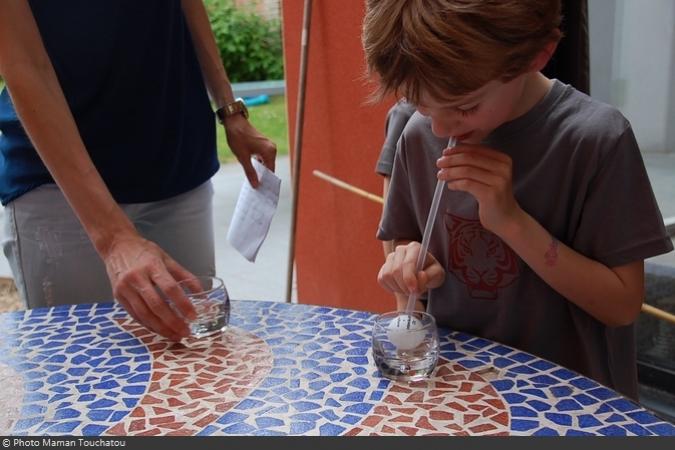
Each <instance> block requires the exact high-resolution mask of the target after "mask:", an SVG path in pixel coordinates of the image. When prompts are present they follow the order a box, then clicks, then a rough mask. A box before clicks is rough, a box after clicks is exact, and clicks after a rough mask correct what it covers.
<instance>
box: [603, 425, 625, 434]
mask: <svg viewBox="0 0 675 450" xmlns="http://www.w3.org/2000/svg"><path fill="white" fill-rule="evenodd" d="M598 433H600V434H602V435H604V436H626V435H627V434H628V433H627V432H626V430H625V429H623V428H621V427H619V426H616V425H610V426H608V427H603V428H599V429H598Z"/></svg>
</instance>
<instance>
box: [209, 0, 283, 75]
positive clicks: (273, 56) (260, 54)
mask: <svg viewBox="0 0 675 450" xmlns="http://www.w3.org/2000/svg"><path fill="white" fill-rule="evenodd" d="M205 4H206V8H207V11H208V13H209V19H210V21H211V28H212V29H213V34H214V35H215V37H216V44H217V45H218V48H219V49H220V57H221V58H222V60H223V63H224V64H225V68H226V69H227V74H228V76H229V77H230V81H232V82H241V81H260V80H281V79H283V77H284V67H283V56H282V55H283V54H282V44H281V24H280V22H279V20H267V19H265V18H263V17H261V16H258V15H257V14H255V13H254V12H253V11H249V10H245V9H241V8H237V7H235V6H234V3H233V2H232V0H205Z"/></svg>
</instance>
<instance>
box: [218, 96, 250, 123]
mask: <svg viewBox="0 0 675 450" xmlns="http://www.w3.org/2000/svg"><path fill="white" fill-rule="evenodd" d="M234 114H241V115H242V116H244V117H245V118H246V119H248V108H246V103H244V100H243V99H241V98H238V99H236V100H235V101H233V102H232V103H228V104H227V105H225V106H223V107H222V108H218V109H217V110H216V116H217V117H218V121H219V122H220V123H224V122H225V119H226V118H228V117H230V116H232V115H234Z"/></svg>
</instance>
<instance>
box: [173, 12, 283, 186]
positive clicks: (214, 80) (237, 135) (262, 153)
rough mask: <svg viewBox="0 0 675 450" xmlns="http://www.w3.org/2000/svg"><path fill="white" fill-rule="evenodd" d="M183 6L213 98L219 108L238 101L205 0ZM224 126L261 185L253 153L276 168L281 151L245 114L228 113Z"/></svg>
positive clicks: (234, 149)
mask: <svg viewBox="0 0 675 450" xmlns="http://www.w3.org/2000/svg"><path fill="white" fill-rule="evenodd" d="M181 7H182V10H183V14H184V15H185V20H186V23H187V25H188V28H189V29H190V36H192V42H193V43H194V46H195V51H196V53H197V58H198V60H199V66H200V68H201V70H202V76H203V77H204V82H205V83H206V87H207V89H208V91H209V94H210V95H211V99H212V100H213V102H214V103H215V104H216V108H220V107H222V106H224V105H227V104H228V103H232V102H233V101H234V95H233V94H232V87H231V85H230V80H229V78H228V76H227V72H226V71H225V67H224V66H223V62H222V60H221V59H220V53H219V51H218V47H217V46H216V41H215V38H214V36H213V32H212V30H211V24H210V23H209V17H208V15H207V13H206V8H205V7H204V3H203V2H202V0H181ZM224 126H225V133H226V136H227V143H228V144H229V146H230V148H231V149H232V153H234V155H235V156H236V157H237V159H238V160H239V163H240V164H241V165H242V167H243V168H244V173H245V174H246V177H247V178H248V181H249V182H250V183H251V186H253V187H257V186H258V175H257V174H256V171H255V169H254V168H253V164H252V163H251V157H252V156H258V157H259V158H261V159H262V162H263V164H265V166H266V167H267V168H268V169H270V170H272V171H273V170H274V160H275V158H276V155H277V148H276V145H274V143H273V142H272V141H270V140H269V139H267V138H266V137H265V136H263V135H262V134H260V132H259V131H258V130H257V129H256V128H255V127H254V126H253V125H251V123H250V122H249V121H248V119H246V118H245V117H244V116H243V115H242V114H234V115H231V116H229V117H227V118H226V119H225V123H224Z"/></svg>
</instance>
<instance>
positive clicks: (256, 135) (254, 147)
mask: <svg viewBox="0 0 675 450" xmlns="http://www.w3.org/2000/svg"><path fill="white" fill-rule="evenodd" d="M224 126H225V134H226V136H227V144H228V145H229V146H230V148H231V149H232V153H234V155H235V156H236V157H237V159H238V160H239V163H240V164H241V166H242V167H243V168H244V173H245V174H246V178H247V179H248V182H249V183H251V186H253V187H254V188H257V187H258V185H259V184H260V183H259V180H258V175H257V174H256V171H255V169H254V168H253V164H252V163H251V157H252V156H255V157H256V158H257V159H258V161H260V162H262V163H263V164H264V165H265V167H267V168H268V169H270V170H271V171H274V164H275V159H276V156H277V146H276V145H275V144H274V142H272V141H270V140H269V139H267V138H266V137H265V136H263V135H262V133H260V132H259V131H258V130H257V129H256V128H255V127H254V126H253V125H251V123H250V122H249V121H248V119H246V118H245V117H244V116H242V115H241V114H235V115H233V116H230V117H227V118H226V119H225V124H224Z"/></svg>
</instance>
